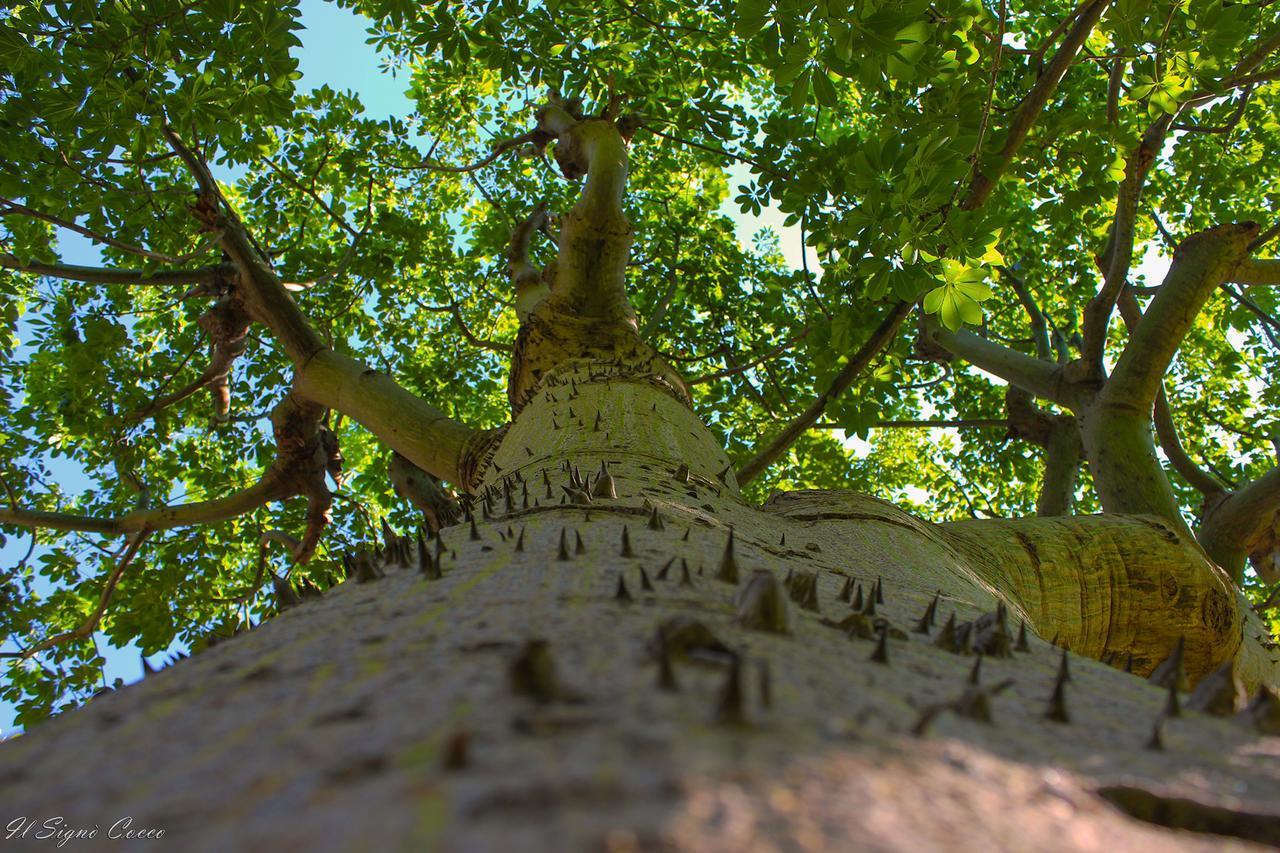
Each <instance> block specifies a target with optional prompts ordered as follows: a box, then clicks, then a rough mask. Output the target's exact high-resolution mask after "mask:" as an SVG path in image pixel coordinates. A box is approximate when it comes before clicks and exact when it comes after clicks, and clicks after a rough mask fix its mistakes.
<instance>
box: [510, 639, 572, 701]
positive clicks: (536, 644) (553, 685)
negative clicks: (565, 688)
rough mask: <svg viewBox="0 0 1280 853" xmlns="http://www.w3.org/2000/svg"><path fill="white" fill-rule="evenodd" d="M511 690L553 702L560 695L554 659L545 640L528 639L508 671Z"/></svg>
mask: <svg viewBox="0 0 1280 853" xmlns="http://www.w3.org/2000/svg"><path fill="white" fill-rule="evenodd" d="M508 675H509V679H510V684H511V690H512V692H513V693H516V694H517V695H520V696H528V697H530V698H532V699H533V700H534V701H536V702H541V703H547V702H554V701H555V700H556V699H557V698H559V696H560V683H559V679H558V677H557V675H556V663H555V659H554V658H553V657H552V656H551V648H550V646H549V645H548V644H547V641H546V640H529V641H528V642H526V643H525V644H524V648H522V649H521V650H520V653H519V654H518V655H517V656H516V659H515V660H514V661H513V662H512V664H511V668H510V670H509V671H508Z"/></svg>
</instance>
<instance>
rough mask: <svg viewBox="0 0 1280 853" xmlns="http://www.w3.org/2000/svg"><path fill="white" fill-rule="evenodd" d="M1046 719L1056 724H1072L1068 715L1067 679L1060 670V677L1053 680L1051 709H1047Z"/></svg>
mask: <svg viewBox="0 0 1280 853" xmlns="http://www.w3.org/2000/svg"><path fill="white" fill-rule="evenodd" d="M1044 718H1045V719H1046V720H1051V721H1052V722H1055V723H1069V722H1071V717H1070V715H1068V714H1067V678H1066V677H1065V676H1064V671H1063V670H1059V671H1058V677H1057V678H1055V679H1054V680H1053V692H1052V693H1050V694H1049V707H1047V708H1046V709H1045V712H1044Z"/></svg>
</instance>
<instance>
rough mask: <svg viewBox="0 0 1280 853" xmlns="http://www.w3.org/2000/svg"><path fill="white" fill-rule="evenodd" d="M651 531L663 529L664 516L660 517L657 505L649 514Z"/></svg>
mask: <svg viewBox="0 0 1280 853" xmlns="http://www.w3.org/2000/svg"><path fill="white" fill-rule="evenodd" d="M649 529H650V530H662V529H663V524H662V516H660V515H658V507H657V505H656V504H655V505H654V507H653V509H652V511H650V513H649Z"/></svg>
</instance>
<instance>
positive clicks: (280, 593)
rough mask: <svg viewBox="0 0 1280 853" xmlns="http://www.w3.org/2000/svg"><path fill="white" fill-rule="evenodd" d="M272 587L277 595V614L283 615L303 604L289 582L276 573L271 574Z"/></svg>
mask: <svg viewBox="0 0 1280 853" xmlns="http://www.w3.org/2000/svg"><path fill="white" fill-rule="evenodd" d="M271 587H272V591H273V592H274V593H275V600H276V611H277V612H281V613H283V612H284V611H286V610H288V609H289V608H290V607H296V606H297V605H299V604H301V603H302V599H301V598H299V597H298V593H297V592H296V591H295V590H294V588H293V587H292V586H290V585H289V582H288V581H287V580H285V579H284V578H282V577H279V576H278V575H276V574H275V573H274V572H272V573H271Z"/></svg>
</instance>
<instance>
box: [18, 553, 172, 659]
mask: <svg viewBox="0 0 1280 853" xmlns="http://www.w3.org/2000/svg"><path fill="white" fill-rule="evenodd" d="M150 534H151V531H149V530H141V531H139V532H137V533H135V534H133V536H132V537H131V538H130V539H129V544H128V546H127V547H126V548H125V550H124V552H123V554H121V556H120V559H119V560H117V561H116V567H115V569H114V570H112V572H111V574H110V575H108V576H107V582H106V583H105V584H104V585H103V587H102V594H101V596H99V598H98V606H97V607H96V608H95V609H94V611H93V613H91V614H89V618H88V619H86V620H85V621H84V622H82V623H81V624H80V625H79V626H77V627H75V628H72V629H71V630H70V631H64V632H63V633H61V634H56V635H54V636H52V637H49V638H48V639H45V640H42V641H40V642H39V643H36V644H35V645H34V646H29V647H28V648H26V649H23V651H22V652H21V653H20V654H19V655H17V656H18V657H21V658H24V659H25V658H30V657H32V656H33V655H35V654H37V653H39V652H43V651H45V650H47V649H51V648H53V647H54V646H57V645H61V644H62V643H65V642H66V641H67V640H75V639H84V638H85V637H88V636H91V635H92V634H93V632H94V631H95V630H97V628H98V623H100V622H101V621H102V617H103V615H104V614H106V612H107V605H109V604H110V603H111V596H112V594H113V593H114V592H115V590H116V585H117V584H118V583H120V578H121V577H123V576H124V573H125V570H126V569H128V568H129V565H130V564H131V563H133V560H134V558H135V557H137V556H138V551H139V550H140V549H141V548H142V543H143V542H145V541H146V540H147V537H148V536H149V535H150Z"/></svg>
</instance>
